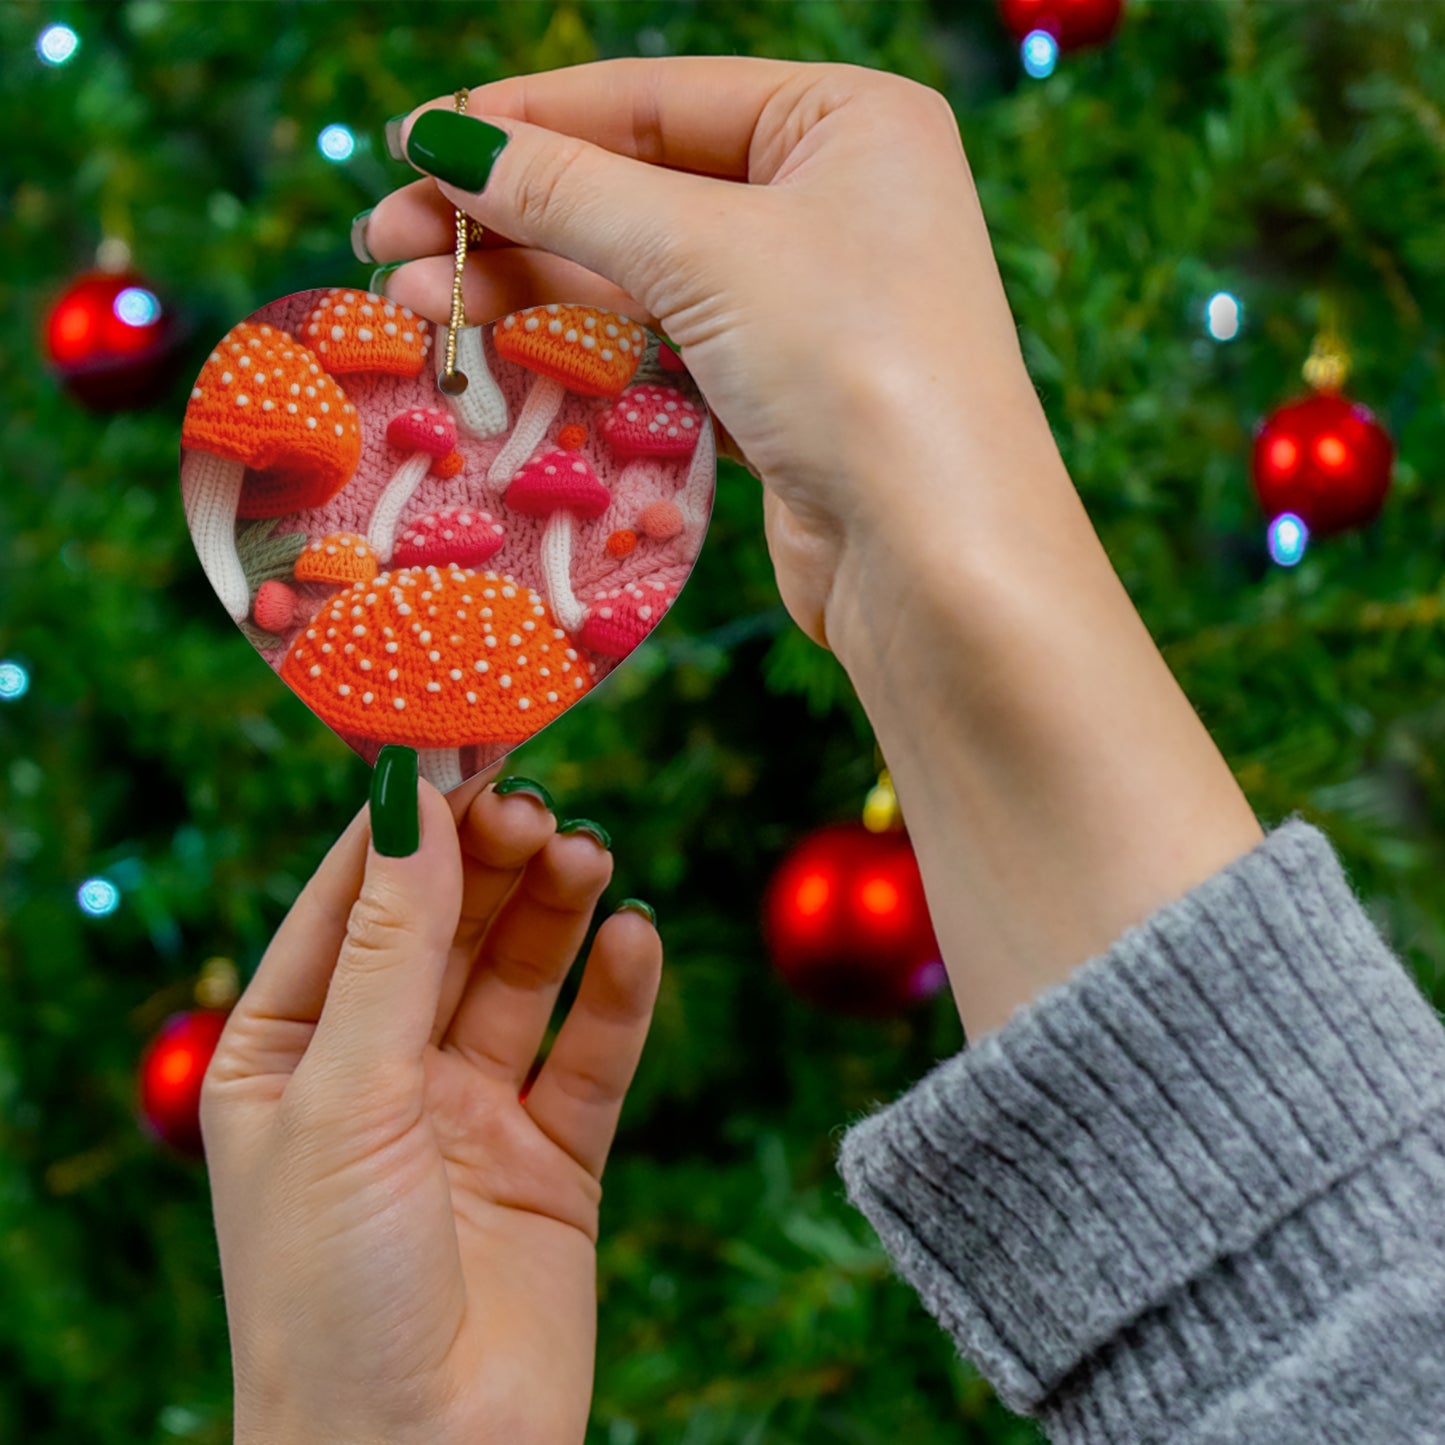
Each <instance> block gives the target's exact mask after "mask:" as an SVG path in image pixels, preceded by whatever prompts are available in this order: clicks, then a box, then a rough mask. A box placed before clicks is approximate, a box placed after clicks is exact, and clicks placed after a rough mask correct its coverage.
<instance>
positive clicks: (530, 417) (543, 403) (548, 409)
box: [468, 376, 567, 485]
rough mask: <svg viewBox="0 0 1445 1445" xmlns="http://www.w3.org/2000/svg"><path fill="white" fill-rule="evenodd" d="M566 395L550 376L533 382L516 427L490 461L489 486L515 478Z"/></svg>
mask: <svg viewBox="0 0 1445 1445" xmlns="http://www.w3.org/2000/svg"><path fill="white" fill-rule="evenodd" d="M468 389H469V390H470V388H468ZM566 395H567V388H566V387H565V386H563V385H562V383H561V382H560V381H553V380H552V378H551V377H550V376H539V377H538V378H537V380H536V381H535V382H534V383H533V384H532V389H531V391H529V392H528V393H527V399H526V401H524V402H523V403H522V410H521V412H520V413H519V414H518V416H517V424H516V426H514V427H513V428H512V434H511V436H509V437H508V438H507V442H506V445H505V446H504V447H503V448H502V449H501V451H499V452H498V453H497V455H496V456H495V457H494V458H493V459H492V465H491V467H490V468H489V469H488V471H487V481H488V482H490V483H492V484H493V485H495V484H497V483H499V482H510V481H511V480H512V478H513V477H514V476H516V474H517V472H518V470H519V469H520V467H521V465H522V463H523V462H525V461H526V460H527V458H528V457H530V456H531V455H532V453H533V452H534V451H536V450H537V448H538V447H539V446H541V444H542V441H543V439H544V438H545V437H546V435H547V428H548V427H549V426H551V425H552V418H553V417H554V416H556V415H557V411H558V409H559V408H560V407H561V405H562V398H563V397H564V396H566Z"/></svg>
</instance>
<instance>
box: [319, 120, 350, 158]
mask: <svg viewBox="0 0 1445 1445" xmlns="http://www.w3.org/2000/svg"><path fill="white" fill-rule="evenodd" d="M316 148H317V150H319V151H320V152H321V154H322V155H324V156H325V157H326V159H327V160H329V161H336V162H338V163H339V162H341V161H349V160H350V159H351V157H352V156H353V155H354V154H355V152H356V137H355V136H354V135H352V133H351V131H350V129H349V127H347V126H344V125H329V126H327V127H326V129H325V130H324V131H322V132H321V134H320V135H319V136H317V137H316Z"/></svg>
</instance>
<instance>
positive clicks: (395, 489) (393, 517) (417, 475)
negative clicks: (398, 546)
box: [366, 452, 432, 566]
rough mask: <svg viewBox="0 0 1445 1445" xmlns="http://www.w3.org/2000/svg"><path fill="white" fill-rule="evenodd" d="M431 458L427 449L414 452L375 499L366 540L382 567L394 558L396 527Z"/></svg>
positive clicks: (430, 462)
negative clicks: (374, 507) (392, 550)
mask: <svg viewBox="0 0 1445 1445" xmlns="http://www.w3.org/2000/svg"><path fill="white" fill-rule="evenodd" d="M431 464H432V459H431V457H430V456H429V455H428V454H427V453H426V452H413V453H412V455H411V456H409V457H408V458H407V459H406V460H405V461H404V462H403V463H402V464H401V465H400V466H399V467H398V468H397V469H396V471H394V472H393V473H392V476H391V480H390V481H389V482H388V483H387V484H386V489H385V491H383V492H382V494H381V496H379V497H378V498H377V499H376V509H375V510H374V511H373V512H372V514H371V525H370V527H368V529H367V533H366V540H367V541H368V542H370V543H371V545H372V547H373V548H374V549H375V551H376V556H377V559H378V561H380V562H381V564H382V565H383V566H385V565H386V563H388V562H390V561H391V549H392V547H393V546H394V545H395V543H396V528H397V524H398V523H399V522H400V521H401V514H402V512H403V511H405V510H406V504H407V503H408V502H409V501H411V499H412V495H413V494H414V493H415V491H416V489H417V488H418V487H419V486H421V483H422V478H423V477H425V476H426V474H427V469H428V468H429V467H430V466H431Z"/></svg>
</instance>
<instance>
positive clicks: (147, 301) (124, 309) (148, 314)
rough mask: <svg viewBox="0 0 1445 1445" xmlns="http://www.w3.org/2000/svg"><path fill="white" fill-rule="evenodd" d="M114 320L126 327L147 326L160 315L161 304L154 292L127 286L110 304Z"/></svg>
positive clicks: (140, 287) (142, 287) (141, 287)
mask: <svg viewBox="0 0 1445 1445" xmlns="http://www.w3.org/2000/svg"><path fill="white" fill-rule="evenodd" d="M111 310H113V311H114V312H115V314H116V319H117V320H120V321H123V322H125V324H126V325H127V326H149V325H150V324H151V323H152V322H153V321H155V320H157V319H158V318H159V317H160V314H161V303H160V300H159V299H158V298H157V296H156V294H155V292H154V291H147V290H146V289H145V287H144V286H127V287H126V288H125V290H124V291H122V292H121V293H120V295H119V296H117V297H116V298H115V300H114V302H112V304H111Z"/></svg>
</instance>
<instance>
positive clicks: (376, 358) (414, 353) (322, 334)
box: [305, 286, 431, 376]
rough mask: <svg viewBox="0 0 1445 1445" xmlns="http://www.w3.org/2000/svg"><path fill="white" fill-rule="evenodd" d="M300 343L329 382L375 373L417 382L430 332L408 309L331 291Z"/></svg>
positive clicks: (370, 295)
mask: <svg viewBox="0 0 1445 1445" xmlns="http://www.w3.org/2000/svg"><path fill="white" fill-rule="evenodd" d="M305 336H306V341H307V343H308V345H310V346H313V347H314V348H315V349H316V354H317V356H318V357H320V359H321V364H322V366H324V367H325V368H326V369H327V371H329V372H330V373H331V374H332V375H333V376H344V375H345V374H346V373H347V372H355V371H375V372H381V373H383V374H385V375H388V376H420V375H421V372H422V368H423V367H424V366H425V365H426V357H427V352H428V351H429V350H430V349H431V329H430V327H429V326H428V325H427V323H426V322H425V321H424V320H423V319H422V318H421V317H420V316H418V315H417V314H416V313H415V312H414V311H413V310H412V309H411V308H410V307H409V306H398V305H396V303H395V302H392V301H388V300H387V299H386V298H385V297H384V296H378V295H376V294H375V293H374V292H371V291H348V290H344V289H343V288H342V287H339V286H333V287H332V288H331V290H329V291H327V292H326V293H325V295H324V296H323V297H322V298H321V300H320V301H319V302H318V303H317V304H316V306H315V307H313V308H312V311H311V314H310V315H309V316H308V317H307V318H306V331H305Z"/></svg>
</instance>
